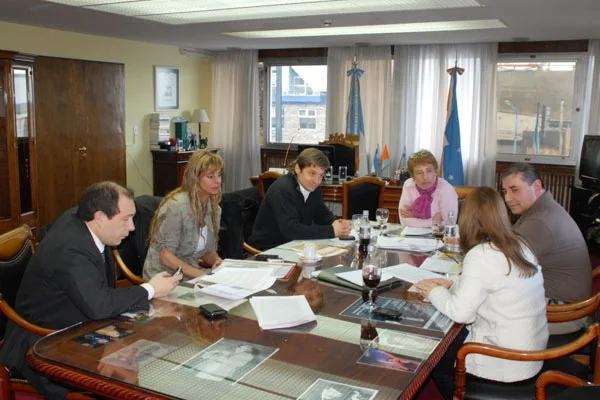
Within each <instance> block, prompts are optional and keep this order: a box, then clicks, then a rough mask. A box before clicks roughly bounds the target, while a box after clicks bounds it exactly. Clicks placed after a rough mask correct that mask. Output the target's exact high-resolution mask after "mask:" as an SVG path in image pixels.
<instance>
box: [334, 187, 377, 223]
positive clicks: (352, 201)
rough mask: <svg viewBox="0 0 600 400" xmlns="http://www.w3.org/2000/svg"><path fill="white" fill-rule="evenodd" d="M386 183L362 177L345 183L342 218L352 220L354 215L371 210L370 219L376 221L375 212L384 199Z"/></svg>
mask: <svg viewBox="0 0 600 400" xmlns="http://www.w3.org/2000/svg"><path fill="white" fill-rule="evenodd" d="M384 188H385V181H383V180H381V179H379V178H376V177H374V176H362V177H360V178H356V179H353V180H351V181H348V182H344V188H343V195H342V218H344V219H352V215H354V214H362V212H363V210H369V219H370V220H371V221H375V219H376V218H375V212H376V211H377V208H378V207H379V205H380V204H381V201H382V199H383V189H384Z"/></svg>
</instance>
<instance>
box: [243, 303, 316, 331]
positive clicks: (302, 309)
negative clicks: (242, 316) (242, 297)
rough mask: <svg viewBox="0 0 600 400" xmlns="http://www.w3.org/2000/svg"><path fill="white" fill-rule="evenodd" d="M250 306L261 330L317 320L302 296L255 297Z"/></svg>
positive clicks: (288, 326) (287, 326)
mask: <svg viewBox="0 0 600 400" xmlns="http://www.w3.org/2000/svg"><path fill="white" fill-rule="evenodd" d="M250 305H251V306H252V309H253V310H254V314H256V319H257V320H258V325H259V326H260V327H261V328H262V329H279V328H290V327H292V326H298V325H302V324H306V323H308V322H311V321H316V319H317V317H316V316H315V313H313V311H312V310H311V308H310V306H309V305H308V301H307V300H306V297H304V296H302V295H300V296H255V297H252V298H251V299H250Z"/></svg>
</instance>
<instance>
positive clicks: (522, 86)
mask: <svg viewBox="0 0 600 400" xmlns="http://www.w3.org/2000/svg"><path fill="white" fill-rule="evenodd" d="M581 62H582V60H581V59H580V57H579V56H578V55H577V54H575V55H566V56H561V55H552V56H549V55H548V56H536V57H535V58H533V59H532V58H530V56H529V55H527V56H521V57H514V56H513V57H512V58H509V57H501V58H500V59H499V61H498V62H497V64H496V110H497V111H496V143H497V154H498V158H499V159H504V160H505V161H522V160H523V159H524V158H523V157H524V156H526V157H527V158H528V159H529V160H528V161H537V162H546V163H559V164H562V163H574V162H575V161H576V160H575V159H574V157H573V146H574V145H577V144H578V143H579V140H578V139H579V135H581V133H580V132H576V131H575V130H574V129H573V126H574V124H575V125H577V126H580V124H581V118H582V116H581V112H579V108H580V107H581V104H583V94H584V90H583V87H582V86H581V84H580V82H583V81H584V79H581V77H580V76H579V75H578V73H579V72H580V71H579V70H578V68H579V67H580V65H581ZM576 135H577V136H578V137H575V136H576Z"/></svg>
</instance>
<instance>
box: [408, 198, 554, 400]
mask: <svg viewBox="0 0 600 400" xmlns="http://www.w3.org/2000/svg"><path fill="white" fill-rule="evenodd" d="M458 223H459V232H460V243H461V248H462V251H463V253H464V254H465V258H464V261H463V271H462V275H461V277H460V279H459V280H458V282H456V283H453V282H452V281H449V280H446V279H427V280H423V281H420V282H417V283H416V287H417V289H418V290H419V291H420V292H421V293H422V294H423V296H424V297H425V298H427V299H428V300H429V301H430V302H431V303H432V304H433V305H434V306H435V307H436V308H437V309H438V310H440V311H441V312H442V313H443V314H444V315H446V316H448V317H449V318H451V319H453V320H454V321H456V322H459V323H464V324H467V331H468V333H466V339H464V341H465V342H478V343H485V344H492V345H496V346H502V347H507V348H510V349H514V350H543V349H545V348H546V344H547V342H548V335H549V333H548V324H547V322H546V299H545V296H544V280H543V278H542V273H541V271H540V266H539V265H538V264H537V260H536V258H535V256H534V255H533V253H532V252H531V250H530V249H529V247H528V246H527V244H526V242H525V240H524V239H523V238H522V237H520V236H518V235H517V234H516V233H514V232H513V231H512V229H511V224H510V221H509V218H508V213H507V211H506V207H505V206H504V202H503V200H502V197H501V196H500V194H499V193H498V192H496V191H495V190H493V189H492V188H489V187H481V188H477V189H475V190H474V191H473V192H472V193H471V194H470V195H469V196H468V197H467V198H466V199H465V202H464V204H463V207H462V209H461V213H460V217H459V222H458ZM464 337H465V335H464V334H463V335H462V336H459V337H458V338H457V341H456V342H455V343H454V344H453V346H451V349H449V351H448V352H447V353H446V355H445V356H444V359H445V360H444V359H443V360H442V362H440V364H439V365H438V367H437V368H436V371H434V374H433V377H434V380H435V381H436V385H437V386H438V388H439V389H440V392H442V395H443V396H444V398H447V399H451V398H452V390H453V379H454V371H453V367H454V360H455V359H456V352H457V351H458V349H459V348H460V345H461V344H462V339H461V338H464ZM450 350H453V351H450ZM444 361H445V362H444ZM466 367H467V373H469V374H472V375H475V376H478V377H480V378H485V379H491V380H496V381H501V382H516V381H521V380H524V379H528V378H531V377H533V376H535V375H536V374H537V373H538V372H539V371H540V369H541V368H542V362H525V361H510V360H503V359H499V358H493V357H488V356H484V355H479V354H471V355H468V356H467V359H466ZM467 390H468V389H467Z"/></svg>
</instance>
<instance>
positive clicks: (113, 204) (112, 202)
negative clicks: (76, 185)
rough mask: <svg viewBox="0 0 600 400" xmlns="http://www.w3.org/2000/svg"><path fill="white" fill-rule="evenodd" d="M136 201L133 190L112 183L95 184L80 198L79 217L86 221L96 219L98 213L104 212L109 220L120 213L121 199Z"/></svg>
mask: <svg viewBox="0 0 600 400" xmlns="http://www.w3.org/2000/svg"><path fill="white" fill-rule="evenodd" d="M120 196H125V197H127V198H129V199H131V200H133V199H134V194H133V190H131V189H129V188H128V187H126V186H123V185H120V184H118V183H116V182H112V181H104V182H98V183H94V184H93V185H91V186H90V187H88V188H87V189H85V190H84V192H83V194H82V195H81V197H80V198H79V208H78V209H77V216H78V217H79V218H83V220H84V221H91V220H93V219H94V214H95V213H96V211H102V212H103V213H104V214H106V216H107V217H108V219H111V218H112V217H114V216H115V215H117V214H118V213H119V197H120Z"/></svg>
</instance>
